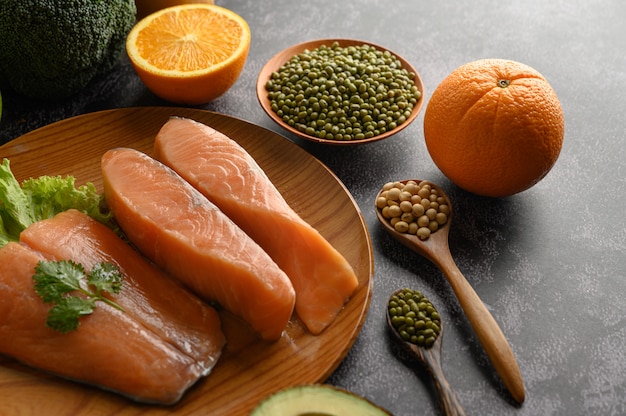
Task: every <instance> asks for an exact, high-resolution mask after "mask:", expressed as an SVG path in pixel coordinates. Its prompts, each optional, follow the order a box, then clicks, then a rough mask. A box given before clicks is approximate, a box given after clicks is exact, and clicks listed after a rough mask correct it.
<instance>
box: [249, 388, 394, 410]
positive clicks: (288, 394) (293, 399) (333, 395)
mask: <svg viewBox="0 0 626 416" xmlns="http://www.w3.org/2000/svg"><path fill="white" fill-rule="evenodd" d="M344 415H359V416H392V415H391V413H389V412H388V411H386V410H385V409H383V408H381V407H379V406H377V405H375V404H374V403H372V402H370V401H369V400H367V399H365V398H363V397H361V396H358V395H356V394H354V393H351V392H349V391H347V390H344V389H341V388H339V387H335V386H332V385H329V384H310V385H301V386H294V387H289V388H287V389H284V390H280V391H278V392H276V393H274V394H271V395H270V396H268V397H266V398H265V399H263V400H262V401H261V402H260V403H259V404H258V405H257V407H255V408H254V410H252V412H251V413H250V416H344Z"/></svg>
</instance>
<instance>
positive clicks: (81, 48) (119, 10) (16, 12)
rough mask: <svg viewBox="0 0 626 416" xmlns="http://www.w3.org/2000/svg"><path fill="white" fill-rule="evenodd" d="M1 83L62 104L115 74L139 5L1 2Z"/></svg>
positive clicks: (127, 0)
mask: <svg viewBox="0 0 626 416" xmlns="http://www.w3.org/2000/svg"><path fill="white" fill-rule="evenodd" d="M1 3H2V4H0V44H1V47H0V78H1V79H3V81H5V82H7V83H8V84H9V86H10V87H11V88H13V89H14V90H15V91H17V92H18V93H21V94H23V95H26V96H28V97H32V98H40V99H57V98H64V97H67V96H70V95H72V94H75V93H77V92H78V91H80V90H81V89H82V88H84V87H85V85H87V83H88V82H89V81H91V80H92V79H93V78H94V77H96V76H98V75H101V74H104V73H106V72H108V71H110V70H111V69H112V68H113V67H114V66H115V65H116V64H117V62H118V61H119V58H120V54H121V52H123V51H124V46H125V42H126V36H127V34H128V32H129V31H130V29H131V28H132V26H133V25H134V24H135V19H136V13H137V9H136V7H135V1H134V0H1Z"/></svg>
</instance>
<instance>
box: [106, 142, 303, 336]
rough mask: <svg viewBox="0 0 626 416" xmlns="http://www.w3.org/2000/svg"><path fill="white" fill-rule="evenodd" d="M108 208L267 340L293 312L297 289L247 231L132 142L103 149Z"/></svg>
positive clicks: (149, 252) (167, 265) (197, 288)
mask: <svg viewBox="0 0 626 416" xmlns="http://www.w3.org/2000/svg"><path fill="white" fill-rule="evenodd" d="M102 176H103V179H104V194H105V200H106V203H107V205H108V207H109V208H110V209H111V212H112V213H113V216H114V218H115V219H116V220H117V222H118V223H119V225H120V227H121V228H122V229H123V230H124V232H125V233H126V234H127V236H128V238H129V240H130V241H131V242H132V243H133V244H134V245H135V246H136V247H137V248H138V249H139V250H140V251H141V252H142V253H144V255H145V256H147V257H148V258H149V259H151V260H152V261H153V262H154V263H156V264H157V265H159V266H160V267H161V268H162V269H164V270H165V271H167V272H168V273H169V274H170V275H172V276H175V277H176V278H178V279H179V280H180V281H181V282H183V283H184V284H185V285H187V286H188V287H189V288H191V289H192V290H193V291H194V292H196V294H198V295H200V296H201V297H202V298H204V299H205V300H207V301H217V302H218V303H219V304H220V305H221V306H223V307H224V308H225V309H227V310H229V311H230V312H232V313H233V314H235V315H237V316H239V317H241V318H242V319H243V320H244V321H245V322H247V323H248V324H249V325H250V327H251V328H252V329H253V330H254V331H256V332H257V333H258V335H259V336H260V337H261V338H262V339H264V340H268V341H274V340H277V339H278V338H280V336H281V334H282V333H283V331H284V329H285V328H286V326H287V323H288V322H289V319H290V318H291V315H292V313H293V308H294V303H295V292H294V288H293V286H292V284H291V282H290V281H289V278H288V277H287V276H286V275H285V273H284V272H283V271H282V270H281V269H280V268H279V267H278V266H277V265H276V263H274V261H273V260H272V259H271V258H270V257H269V256H268V254H267V253H266V252H265V251H263V249H262V248H261V247H259V245H258V244H257V243H255V242H254V241H253V240H252V239H251V238H250V237H249V236H248V235H247V234H246V233H245V232H244V231H242V230H241V229H240V228H239V227H238V226H237V225H236V224H235V223H233V222H232V221H231V220H230V219H229V218H228V217H227V216H226V215H225V214H224V213H223V212H222V211H220V210H219V209H218V208H217V207H216V206H215V205H214V204H213V203H211V202H210V201H209V200H208V199H207V198H206V197H205V196H204V195H202V194H201V193H200V192H198V191H197V190H196V189H194V188H193V187H192V186H191V185H190V184H189V183H187V182H186V181H185V180H184V179H182V178H181V177H180V176H179V175H178V174H176V172H174V171H173V170H171V169H170V168H168V167H167V166H165V165H163V164H162V163H160V162H158V161H157V160H155V159H153V158H151V157H149V156H148V155H146V154H144V153H142V152H139V151H137V150H133V149H124V148H120V149H113V150H109V151H108V152H106V153H105V154H104V155H103V156H102Z"/></svg>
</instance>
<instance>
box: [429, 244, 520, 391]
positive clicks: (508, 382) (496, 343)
mask: <svg viewBox="0 0 626 416" xmlns="http://www.w3.org/2000/svg"><path fill="white" fill-rule="evenodd" d="M437 265H438V266H439V268H440V269H441V271H442V272H443V273H444V275H445V276H446V278H447V279H448V282H449V283H450V286H451V287H452V290H453V291H454V293H455V294H456V297H457V298H458V300H459V304H460V305H461V308H463V311H464V312H465V315H466V317H467V320H468V321H469V323H470V325H471V326H472V328H473V329H474V332H475V333H476V336H477V337H478V340H479V341H480V343H481V344H482V346H483V348H484V349H485V352H486V353H487V356H488V357H489V360H490V361H491V363H492V364H493V366H494V368H495V369H496V371H497V372H498V374H499V375H500V377H501V378H502V381H503V383H504V385H505V386H506V387H507V389H508V390H509V392H510V393H511V395H512V396H513V399H515V400H516V401H517V402H518V403H522V402H523V401H524V398H525V392H524V380H523V379H522V374H521V372H520V369H519V367H518V365H517V361H516V360H515V356H514V355H513V351H512V350H511V346H510V345H509V343H508V341H507V340H506V337H505V336H504V334H503V333H502V330H501V329H500V327H499V326H498V323H497V322H496V320H495V319H494V318H493V316H492V315H491V313H490V312H489V311H488V310H487V308H486V307H485V305H484V303H483V302H482V300H481V299H480V298H479V297H478V295H477V294H476V292H475V291H474V289H473V288H472V286H471V285H470V284H469V282H468V281H467V280H466V279H465V277H464V276H463V274H462V273H461V271H460V270H459V268H458V267H457V265H456V263H455V262H454V260H453V259H452V255H451V254H450V252H449V250H448V252H447V256H441V257H439V260H438V261H437Z"/></svg>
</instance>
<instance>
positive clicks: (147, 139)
mask: <svg viewBox="0 0 626 416" xmlns="http://www.w3.org/2000/svg"><path fill="white" fill-rule="evenodd" d="M173 115H178V116H184V117H189V118H192V119H194V120H197V121H200V122H203V123H206V124H208V125H210V126H212V127H214V128H215V129H217V130H219V131H221V132H223V133H225V134H226V135H228V136H230V137H231V138H232V139H234V140H236V141H237V142H239V143H240V144H241V145H242V146H243V147H245V148H246V149H247V150H248V152H250V154H251V155H252V156H253V157H254V158H255V159H256V160H257V162H258V163H259V165H260V166H261V167H262V168H263V169H264V170H265V171H266V172H267V174H268V176H269V178H270V179H271V180H272V181H273V182H274V183H275V184H276V186H277V188H278V189H279V190H280V191H281V192H282V193H283V195H284V197H285V199H286V200H287V201H288V202H289V203H290V204H291V206H292V207H293V208H294V209H295V210H296V211H297V212H298V213H299V214H300V215H301V216H302V217H303V218H304V219H305V220H306V221H308V222H309V223H310V224H311V225H313V226H314V227H315V228H317V229H318V230H319V231H320V233H321V234H322V235H324V236H325V237H326V238H327V239H328V240H329V241H330V242H331V243H332V244H333V245H334V246H335V247H336V248H337V249H338V250H339V251H340V252H341V253H342V254H343V255H344V256H345V257H346V258H347V259H348V261H349V262H350V263H351V264H352V266H353V267H354V269H355V272H356V274H357V276H358V278H359V283H360V285H359V288H358V289H357V292H356V293H355V294H354V296H353V297H352V298H351V299H350V301H349V302H348V303H347V304H346V306H345V308H344V309H343V310H342V311H341V313H340V315H339V316H338V318H337V319H336V320H335V321H334V322H333V324H332V325H331V326H330V327H328V328H327V329H326V331H324V332H323V333H322V334H321V335H318V336H312V335H310V334H308V333H307V332H306V330H305V329H304V327H303V325H302V324H301V323H300V322H299V321H298V319H297V318H293V319H292V320H291V322H290V324H289V326H288V328H287V330H286V331H285V334H284V335H283V336H282V338H281V339H280V340H279V341H277V342H275V343H265V342H262V341H259V340H258V339H257V338H255V336H254V335H253V334H252V333H251V332H250V331H249V330H247V329H246V327H245V326H244V325H242V324H241V323H240V322H239V321H238V320H237V319H236V318H235V317H233V316H229V315H228V314H227V313H223V314H222V318H223V325H224V332H225V333H226V337H227V339H228V345H227V347H226V349H225V351H224V354H223V356H222V358H221V359H220V361H219V363H218V365H217V366H216V367H215V369H214V371H213V373H212V374H210V375H209V376H208V377H206V378H204V379H202V380H200V381H199V382H198V383H197V384H196V385H195V386H194V387H193V388H192V389H191V390H189V391H188V392H187V393H186V395H185V396H184V397H183V399H182V400H181V401H180V402H179V403H178V404H177V405H175V406H171V407H158V406H147V405H141V404H137V403H134V402H132V401H130V400H128V399H125V398H123V397H121V396H118V395H116V394H113V393H108V392H105V391H102V390H100V389H97V388H94V387H89V386H85V385H82V384H80V383H74V382H71V381H66V380H63V379H60V378H57V377H54V376H51V375H47V374H44V373H42V372H39V371H37V370H34V369H30V368H28V367H25V366H24V365H21V364H19V363H17V362H16V361H14V360H12V359H10V358H8V357H5V356H1V355H0V397H2V400H1V401H0V413H3V414H4V413H6V412H8V414H20V415H31V414H32V415H40V414H55V415H78V414H87V413H89V414H103V415H104V414H116V415H136V414H139V413H141V414H170V413H172V412H176V414H203V415H209V414H210V415H245V414H248V412H249V411H250V410H251V409H252V407H254V405H256V403H257V402H258V401H259V400H260V399H262V398H263V397H265V396H266V395H268V394H270V393H272V392H274V391H276V390H278V389H281V388H284V387H287V386H291V385H296V384H304V383H315V382H322V381H324V380H325V379H326V378H327V377H328V376H329V375H330V374H331V373H332V372H333V371H334V370H335V368H336V367H337V366H338V365H339V363H340V362H341V360H342V359H343V358H344V357H345V355H346V354H347V352H348V350H349V349H350V348H351V347H352V345H353V343H354V341H355V339H356V337H357V335H358V333H359V331H360V329H361V326H362V325H363V322H364V319H365V316H366V314H367V310H368V307H369V302H370V297H371V291H372V274H373V269H374V260H373V252H372V245H371V239H370V236H369V234H368V231H367V226H366V224H365V221H364V219H363V216H362V214H361V212H360V210H359V208H358V206H357V204H356V203H355V201H354V200H353V198H352V197H351V195H350V193H349V192H348V191H347V190H346V188H345V187H344V186H343V184H342V183H341V182H340V181H339V179H338V178H337V177H336V176H335V175H334V174H333V173H332V172H331V171H330V170H329V169H328V168H326V167H325V166H324V165H323V164H322V163H321V162H319V161H318V160H317V159H316V158H314V157H313V156H311V155H310V154H309V153H307V152H306V151H304V150H303V149H301V148H300V147H298V146H297V145H296V144H294V143H292V142H291V141H289V140H287V139H285V138H283V137H281V136H279V135H277V134H275V133H273V132H271V131H269V130H266V129H264V128H262V127H259V126H255V125H253V124H250V123H248V122H245V121H242V120H238V119H235V118H232V117H228V116H224V115H220V114H215V113H211V112H207V111H202V110H194V109H183V108H167V107H155V108H129V109H118V110H109V111H104V112H98V113H92V114H86V115H82V116H78V117H74V118H70V119H67V120H63V121H60V122H57V123H54V124H51V125H49V126H46V127H43V128H41V129H38V130H35V131H33V132H30V133H28V134H26V135H24V136H22V137H20V138H18V139H16V140H14V141H12V142H9V143H8V144H6V145H4V146H2V147H0V158H8V159H10V161H11V169H12V170H13V172H14V174H15V176H16V177H17V178H18V180H23V179H26V178H28V177H37V176H41V175H63V176H65V175H72V176H74V177H75V178H76V183H77V185H81V184H83V183H85V182H93V183H94V184H95V185H96V187H97V188H98V189H99V190H102V178H101V173H100V157H101V155H102V154H103V153H104V151H106V150H107V149H110V148H114V147H120V146H124V147H132V148H136V149H138V150H141V151H144V152H146V153H148V154H151V153H152V145H153V139H154V136H155V135H156V133H157V131H158V130H159V129H160V128H161V126H162V125H163V124H164V123H165V122H166V121H167V119H168V117H170V116H173ZM103 365H106V363H103Z"/></svg>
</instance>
